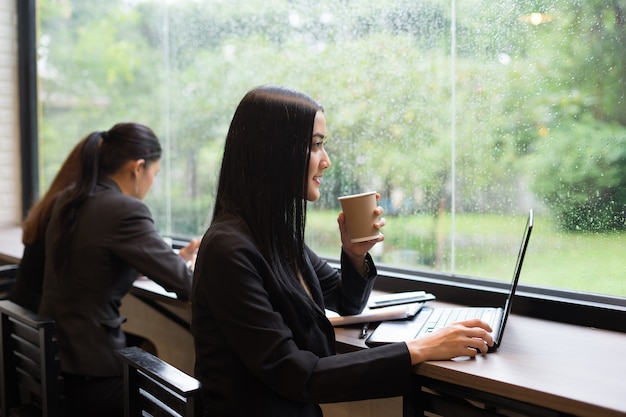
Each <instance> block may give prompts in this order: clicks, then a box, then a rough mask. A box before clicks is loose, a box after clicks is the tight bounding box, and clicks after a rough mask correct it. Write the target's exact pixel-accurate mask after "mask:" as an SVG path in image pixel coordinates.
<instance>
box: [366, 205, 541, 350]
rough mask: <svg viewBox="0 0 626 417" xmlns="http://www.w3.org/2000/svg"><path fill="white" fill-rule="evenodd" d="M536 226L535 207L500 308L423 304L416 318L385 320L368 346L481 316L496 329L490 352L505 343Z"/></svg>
mask: <svg viewBox="0 0 626 417" xmlns="http://www.w3.org/2000/svg"><path fill="white" fill-rule="evenodd" d="M532 229H533V211H532V209H531V210H530V211H529V213H528V220H527V222H526V227H525V229H524V235H523V237H522V243H521V246H520V248H519V252H518V254H517V263H516V264H515V271H514V273H513V281H512V283H511V286H510V288H509V293H508V296H507V297H506V300H505V302H504V305H502V306H499V307H495V306H493V307H445V308H433V307H429V306H423V307H422V309H421V310H420V311H419V313H418V314H417V315H415V316H414V317H413V318H412V319H406V320H392V321H383V322H382V323H380V325H378V327H377V328H376V329H375V330H374V331H373V332H372V333H371V334H370V335H369V337H368V338H367V339H366V341H365V344H366V345H367V346H370V347H374V346H380V345H384V344H387V343H394V342H403V341H406V340H411V339H414V338H418V337H421V336H423V335H425V334H428V333H431V332H433V331H435V330H438V329H439V328H440V327H445V326H446V325H447V324H449V323H453V322H456V321H462V320H469V319H473V318H480V319H482V320H484V321H485V322H487V323H489V325H490V326H491V328H492V329H493V333H492V336H493V341H494V344H493V346H492V347H490V348H489V352H494V351H496V350H497V349H498V347H500V345H501V343H502V336H503V335H504V327H505V326H506V322H507V319H508V317H509V314H510V312H511V305H512V303H513V296H514V294H515V289H516V288H517V283H518V281H519V277H520V273H521V271H522V263H523V262H524V256H525V255H526V248H527V247H528V241H529V240H530V233H531V231H532Z"/></svg>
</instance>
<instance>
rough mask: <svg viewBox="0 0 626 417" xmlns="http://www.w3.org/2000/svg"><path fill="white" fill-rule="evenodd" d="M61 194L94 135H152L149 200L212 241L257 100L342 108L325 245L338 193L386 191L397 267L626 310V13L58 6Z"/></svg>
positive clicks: (466, 6) (310, 4)
mask: <svg viewBox="0 0 626 417" xmlns="http://www.w3.org/2000/svg"><path fill="white" fill-rule="evenodd" d="M39 6H40V14H39V18H40V35H39V43H38V50H39V55H40V59H39V78H40V79H39V82H40V84H39V85H40V91H39V97H40V100H41V157H42V162H41V163H42V178H41V181H42V189H45V187H46V186H47V184H48V182H49V181H50V180H51V178H52V176H53V175H54V173H55V172H56V170H57V169H58V166H59V164H60V162H61V161H62V160H63V158H64V157H65V155H66V154H67V152H69V150H70V149H71V147H72V146H73V145H74V143H76V142H77V141H78V140H79V139H80V138H81V137H83V136H84V135H86V134H87V133H89V132H91V131H94V130H104V129H108V128H109V127H110V126H112V125H113V124H114V123H116V122H118V121H129V120H132V121H138V122H142V123H145V124H147V125H149V126H151V127H152V128H153V129H154V130H155V131H156V132H157V134H158V135H159V137H160V138H161V141H162V143H163V145H164V149H165V154H164V159H163V161H162V164H161V165H162V170H161V174H160V175H159V177H158V180H157V182H156V183H155V186H154V187H153V189H152V191H151V193H150V194H149V196H148V198H147V200H146V203H147V204H148V205H149V207H150V208H151V210H152V211H153V214H154V216H155V219H156V222H157V226H158V227H159V229H160V230H161V231H162V232H163V233H164V234H168V235H175V236H183V237H184V236H187V237H189V236H196V235H201V234H202V233H203V232H204V230H205V228H206V227H207V225H208V222H209V219H210V216H211V209H212V201H213V198H214V192H215V184H216V180H217V175H218V172H219V165H220V160H221V151H222V146H223V142H224V138H225V135H226V131H227V128H228V124H229V122H230V118H231V117H232V114H233V112H234V110H235V107H236V105H237V103H238V101H239V100H240V98H241V97H242V96H243V95H244V94H245V93H246V92H247V91H248V90H249V89H250V88H252V87H254V86H257V85H260V84H282V85H287V86H289V87H292V88H296V89H299V90H302V91H305V92H307V93H309V94H310V95H312V96H313V97H315V98H317V99H318V100H319V101H320V102H322V104H323V105H324V108H325V111H326V115H327V121H328V129H329V136H330V141H329V143H328V146H327V150H328V152H329V154H330V157H331V159H332V162H333V165H332V167H331V168H330V169H329V170H328V172H327V173H326V174H325V176H324V183H323V185H322V189H321V191H322V198H321V199H320V201H318V202H315V203H312V204H310V205H309V214H308V217H307V219H308V225H307V239H308V243H309V245H310V246H312V247H314V248H315V249H316V250H317V251H318V252H319V253H320V254H323V255H328V256H332V257H337V256H338V255H339V247H340V242H339V234H338V230H337V225H336V221H335V219H336V216H337V213H338V212H339V204H338V201H337V197H339V196H340V195H343V194H349V193H355V192H362V191H368V190H376V191H378V192H379V193H380V194H381V200H380V203H381V205H383V206H384V207H385V210H386V213H385V217H386V218H387V223H388V224H387V226H386V227H385V228H384V229H383V232H384V234H385V242H384V244H380V245H377V246H376V247H375V250H374V251H373V255H374V256H375V258H376V259H377V260H378V262H379V263H380V264H389V265H393V266H400V267H404V268H409V269H417V270H425V271H435V272H442V273H446V274H454V275H469V276H477V277H482V278H487V279H495V280H508V279H509V278H510V275H511V274H512V270H513V265H514V262H515V258H516V254H517V249H518V247H519V243H520V242H519V241H520V239H521V234H522V230H523V227H524V222H525V216H526V213H527V211H528V209H529V208H533V209H534V210H535V215H536V220H535V230H534V232H533V237H532V239H531V244H530V248H529V252H528V254H527V261H526V263H525V266H524V271H523V276H522V282H523V283H525V284H534V285H539V286H545V287H556V288H565V289H571V290H577V291H583V292H592V293H601V294H609V295H618V296H626V284H625V283H624V282H625V281H624V279H623V277H624V273H625V272H626V268H625V267H624V263H623V260H622V258H623V248H624V243H625V242H624V240H625V236H626V231H625V230H626V214H625V207H626V127H625V126H626V111H625V110H626V109H625V107H626V103H625V100H624V96H625V90H626V87H625V85H624V80H625V79H626V62H625V61H626V52H624V48H623V47H622V45H624V44H625V42H626V29H625V28H624V20H623V17H622V16H623V15H624V13H626V5H624V4H623V2H611V3H610V4H606V2H604V1H602V0H585V1H580V0H546V1H539V0H526V1H523V0H503V1H499V2H494V1H490V0H471V1H469V0H466V1H461V2H455V1H454V0H447V1H443V0H422V1H409V0H372V1H368V2H363V1H361V0H344V1H336V0H318V1H311V0H291V1H287V0H245V1H242V0H228V1H225V0H206V1H191V0H179V1H165V0H163V1H158V0H152V1H148V0H146V1H140V0H134V1H132V0H109V1H106V2H102V1H97V0H40V2H39Z"/></svg>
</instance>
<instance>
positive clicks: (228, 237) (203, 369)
mask: <svg viewBox="0 0 626 417" xmlns="http://www.w3.org/2000/svg"><path fill="white" fill-rule="evenodd" d="M307 254H308V257H309V260H310V270H309V271H307V273H305V277H304V278H305V280H306V282H307V284H308V286H309V288H310V291H311V295H312V298H313V300H314V302H315V306H314V307H309V308H305V307H304V306H302V305H300V304H297V305H296V303H294V302H292V301H290V300H289V299H286V297H285V296H284V295H282V293H281V291H280V290H279V289H278V287H277V284H276V279H277V278H276V276H275V275H274V273H273V271H272V270H271V269H270V267H269V265H268V264H267V262H266V261H265V259H264V258H263V256H262V255H261V253H260V252H259V250H258V249H257V247H256V245H255V243H254V241H253V239H252V238H251V235H250V233H249V231H248V229H247V227H246V226H245V225H244V224H243V222H242V221H241V220H240V219H238V218H236V217H233V216H223V217H222V218H220V219H219V220H218V221H217V222H214V223H213V224H212V225H211V227H210V228H209V230H208V231H207V233H206V234H205V236H204V238H203V240H202V244H201V246H200V251H199V253H198V260H197V261H196V268H195V272H194V289H193V293H192V333H193V336H194V339H195V344H196V367H195V375H196V377H197V378H198V379H199V380H200V381H201V382H202V384H203V386H204V407H205V411H206V415H207V416H241V417H244V416H246V417H248V416H255V417H264V416H268V417H269V416H272V417H280V416H285V417H287V416H288V417H298V416H321V411H320V408H319V406H318V405H317V403H324V402H338V401H351V400H360V399H366V398H381V397H388V396H397V395H402V394H405V393H407V392H408V391H409V388H410V381H411V373H412V368H411V363H410V355H409V352H408V349H407V348H406V345H405V344H403V343H402V344H394V345H388V346H383V347H380V348H374V349H365V350H363V351H359V352H354V353H347V354H341V355H335V337H334V330H333V327H332V325H331V324H330V322H329V321H328V319H327V318H326V316H325V313H324V307H326V308H329V309H331V310H335V311H338V312H339V313H341V314H355V313H358V312H360V311H361V310H362V309H363V307H364V306H365V304H366V302H367V298H368V296H369V293H370V291H371V288H372V286H373V284H374V279H375V277H374V276H375V274H376V271H375V268H371V269H372V271H370V274H371V276H370V277H369V279H365V278H363V277H362V276H361V275H360V274H359V273H358V272H357V271H356V270H355V269H354V268H353V266H352V265H351V263H350V262H349V261H348V260H347V259H346V258H345V256H344V255H343V254H342V261H341V266H342V268H341V270H342V274H341V276H340V275H339V273H338V272H337V271H336V270H335V269H334V268H332V267H331V266H330V265H328V264H327V263H326V262H325V261H324V260H322V259H320V258H319V257H318V256H316V255H315V254H314V253H313V252H312V251H310V250H309V249H308V248H307ZM369 261H370V262H371V258H370V259H369ZM303 291H304V289H303Z"/></svg>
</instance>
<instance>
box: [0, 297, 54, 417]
mask: <svg viewBox="0 0 626 417" xmlns="http://www.w3.org/2000/svg"><path fill="white" fill-rule="evenodd" d="M55 333H56V327H55V323H54V321H53V320H49V319H44V318H42V317H40V316H38V315H37V314H35V313H33V312H32V311H29V310H27V309H25V308H23V307H21V306H19V305H17V304H15V303H13V302H11V301H9V300H1V301H0V335H1V337H2V340H1V343H0V364H1V366H2V373H1V376H0V400H1V401H2V409H1V413H2V416H3V417H12V416H15V417H21V416H42V417H59V416H63V415H65V400H64V398H63V397H62V393H63V389H62V386H63V381H62V378H61V375H60V372H61V364H60V361H59V358H58V347H57V341H56V338H55Z"/></svg>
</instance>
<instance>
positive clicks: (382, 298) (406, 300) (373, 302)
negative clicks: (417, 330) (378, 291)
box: [367, 291, 436, 308]
mask: <svg viewBox="0 0 626 417" xmlns="http://www.w3.org/2000/svg"><path fill="white" fill-rule="evenodd" d="M435 298H436V297H435V295H434V294H431V293H429V292H426V291H408V292H399V293H393V294H382V295H374V296H372V297H370V299H369V301H368V303H367V307H368V308H380V307H389V306H395V305H401V304H411V303H419V302H422V303H423V302H426V301H431V300H434V299H435Z"/></svg>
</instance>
